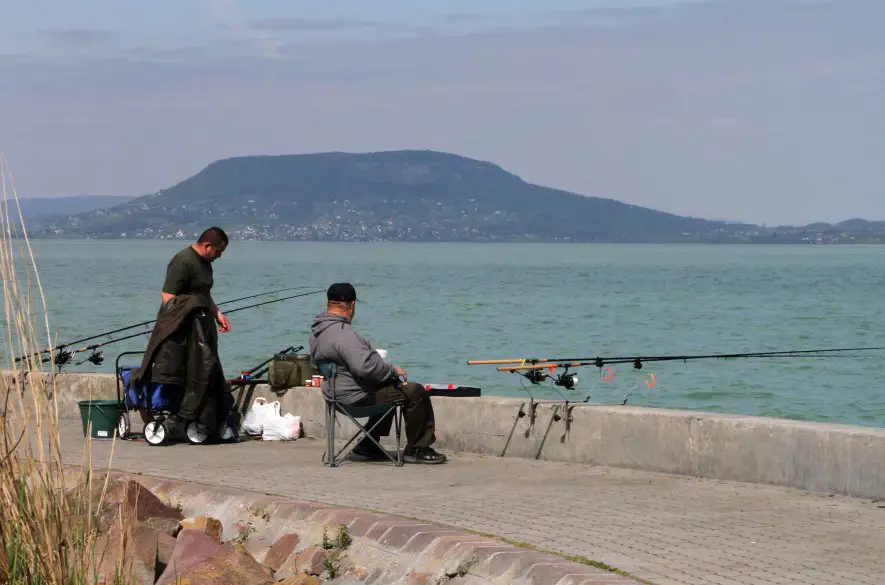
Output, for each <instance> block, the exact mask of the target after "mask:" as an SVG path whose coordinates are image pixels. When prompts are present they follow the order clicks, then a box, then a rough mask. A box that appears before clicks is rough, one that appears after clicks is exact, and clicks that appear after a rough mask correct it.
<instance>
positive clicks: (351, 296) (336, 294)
mask: <svg viewBox="0 0 885 585" xmlns="http://www.w3.org/2000/svg"><path fill="white" fill-rule="evenodd" d="M326 299H327V300H330V301H339V302H342V303H349V302H350V301H355V300H356V289H354V288H353V285H352V284H350V283H349V282H336V283H335V284H333V285H332V286H330V287H329V290H328V291H326Z"/></svg>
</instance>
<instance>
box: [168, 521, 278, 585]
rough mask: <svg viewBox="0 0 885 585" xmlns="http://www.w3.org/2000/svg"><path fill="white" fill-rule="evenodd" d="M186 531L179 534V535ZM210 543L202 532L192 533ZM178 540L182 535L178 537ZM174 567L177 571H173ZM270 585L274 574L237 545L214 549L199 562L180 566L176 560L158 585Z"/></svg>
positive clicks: (219, 546) (220, 546)
mask: <svg viewBox="0 0 885 585" xmlns="http://www.w3.org/2000/svg"><path fill="white" fill-rule="evenodd" d="M185 532H189V530H182V532H181V533H182V534H184V533H185ZM194 532H197V534H200V535H201V536H202V537H203V538H205V539H207V540H208V541H210V542H213V543H214V542H215V541H214V540H212V538H211V537H210V536H208V535H207V534H205V533H203V532H199V531H194ZM179 538H181V535H179ZM191 558H192V557H191ZM173 567H177V570H176V569H173ZM167 583H168V584H175V585H272V584H273V583H274V576H273V571H271V570H270V569H269V568H268V567H265V566H264V565H262V564H261V563H259V562H258V561H256V560H255V559H254V558H252V555H250V554H249V553H248V552H247V551H246V549H245V548H244V547H243V545H242V544H240V543H234V542H228V543H226V544H223V545H217V548H216V549H215V551H214V552H213V553H212V554H210V555H209V556H205V557H202V558H201V559H200V560H199V561H198V562H189V563H182V564H179V563H178V562H177V560H173V562H172V563H170V564H169V566H168V567H167V568H166V571H164V573H163V575H162V576H161V577H160V579H159V580H158V581H157V585H165V584H167Z"/></svg>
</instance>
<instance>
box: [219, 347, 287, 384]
mask: <svg viewBox="0 0 885 585" xmlns="http://www.w3.org/2000/svg"><path fill="white" fill-rule="evenodd" d="M302 349H304V346H303V345H299V346H298V347H296V346H294V345H290V346H289V347H287V348H286V349H283V350H280V351H278V352H277V353H275V354H273V355H272V356H271V357H270V358H268V359H266V360H264V361H263V362H261V363H260V364H258V365H257V366H255V367H254V368H252V369H251V370H240V377H239V378H233V379H231V380H228V382H229V383H230V384H231V385H237V386H244V385H246V384H263V383H266V380H259V379H257V378H258V377H259V376H261V375H263V374H264V373H265V372H267V371H268V370H269V369H270V362H272V361H274V360H278V359H280V358H281V357H283V356H284V355H286V354H288V353H294V352H296V351H301V350H302Z"/></svg>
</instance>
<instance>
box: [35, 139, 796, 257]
mask: <svg viewBox="0 0 885 585" xmlns="http://www.w3.org/2000/svg"><path fill="white" fill-rule="evenodd" d="M213 224H217V225H220V226H223V227H224V228H225V230H226V231H227V232H228V233H229V234H230V235H231V237H233V238H235V239H267V240H345V241H485V242H512V241H571V242H696V241H705V242H729V241H774V242H776V243H781V242H786V241H788V240H790V239H791V238H793V237H794V236H792V235H787V231H788V230H780V228H778V229H774V230H772V229H763V228H759V227H758V226H752V225H748V224H735V223H732V222H724V221H711V220H706V219H699V218H693V217H682V216H678V215H674V214H670V213H664V212H661V211H655V210H653V209H648V208H644V207H639V206H635V205H629V204H626V203H622V202H619V201H615V200H613V199H607V198H601V197H588V196H583V195H578V194H575V193H569V192H567V191H562V190H558V189H551V188H549V187H543V186H539V185H534V184H531V183H527V182H525V181H523V180H522V179H521V178H519V177H518V176H516V175H514V174H512V173H510V172H507V171H505V170H504V169H502V168H500V167H499V166H496V165H494V164H492V163H489V162H484V161H479V160H474V159H470V158H465V157H462V156H458V155H454V154H447V153H441V152H434V151H416V150H403V151H388V152H375V153H342V152H332V153H319V154H303V155H283V156H248V157H236V158H229V159H224V160H219V161H216V162H214V163H212V164H210V165H209V166H207V167H206V168H204V169H203V170H202V171H200V172H199V173H197V174H196V175H194V176H192V177H189V178H187V179H185V180H184V181H181V182H180V183H178V184H176V185H174V186H171V187H169V188H168V189H163V190H161V191H159V192H157V193H153V194H150V195H145V196H142V197H137V198H134V199H132V200H130V201H127V202H125V203H122V204H118V205H114V206H112V207H108V208H104V209H98V210H93V211H87V212H84V213H72V214H69V215H67V216H66V217H64V218H53V219H51V220H45V221H39V220H38V221H36V222H31V224H30V225H29V234H30V235H31V237H38V238H39V237H66V238H70V237H86V238H147V239H158V238H164V239H165V238H186V239H190V238H192V237H194V236H195V235H197V234H198V233H199V232H200V231H202V229H204V228H205V227H207V226H209V225H213ZM779 230H780V231H779ZM772 234H774V235H773V236H772Z"/></svg>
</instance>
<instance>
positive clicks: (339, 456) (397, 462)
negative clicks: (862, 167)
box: [327, 405, 403, 467]
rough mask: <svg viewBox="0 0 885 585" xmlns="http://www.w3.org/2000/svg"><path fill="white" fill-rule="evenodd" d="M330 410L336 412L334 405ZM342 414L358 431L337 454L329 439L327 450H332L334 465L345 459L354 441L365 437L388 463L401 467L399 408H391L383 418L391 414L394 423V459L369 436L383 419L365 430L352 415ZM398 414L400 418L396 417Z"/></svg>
mask: <svg viewBox="0 0 885 585" xmlns="http://www.w3.org/2000/svg"><path fill="white" fill-rule="evenodd" d="M331 409H332V410H333V412H335V411H337V408H335V406H334V405H333V406H332V407H331ZM342 413H343V414H344V415H345V416H347V418H349V419H350V421H351V422H352V423H353V424H354V425H355V426H356V427H357V429H358V430H357V432H356V434H355V435H353V437H351V438H350V440H349V441H347V443H345V444H344V446H343V447H341V449H340V450H338V451H337V452H335V451H334V448H335V445H334V441H333V440H332V439H330V444H329V446H328V448H329V449H330V450H332V451H331V452H332V453H333V456H332V457H333V461H336V464H335V465H337V461H340V460H341V459H344V458H345V457H347V455H348V454H349V453H350V451H352V450H353V447H351V448H350V449H348V447H350V444H351V443H354V441H356V440H357V439H359V438H360V437H365V438H366V439H368V440H369V441H371V442H372V443H374V444H375V446H377V447H378V448H379V449H381V450H382V451H383V452H384V454H385V455H386V456H387V458H388V459H390V461H391V462H392V463H394V465H396V466H397V467H401V466H402V465H403V450H402V447H401V436H402V420H401V416H402V412H401V410H400V407H399V406H393V407H391V409H390V410H388V411H387V413H386V414H385V415H384V417H386V416H387V415H388V414H393V417H394V421H395V423H396V457H392V456H391V455H390V453H388V452H387V450H386V449H384V447H383V446H382V445H381V443H380V442H378V441H376V440H375V437H373V436H372V435H371V432H372V431H373V430H375V427H377V426H378V425H379V424H381V421H382V420H383V419H384V417H381V418H379V419H378V421H376V422H375V424H373V425H372V426H371V427H369V428H366V427H365V426H363V425H361V424H360V423H359V422H358V421H357V420H356V418H354V417H353V415H351V414H350V413H349V412H347V411H346V410H345V411H342ZM398 413H399V415H400V416H397V414H398ZM333 416H334V415H333ZM327 436H329V435H328V434H327ZM331 436H332V437H334V435H331ZM355 446H356V444H354V447H355ZM335 465H333V467H335Z"/></svg>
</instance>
